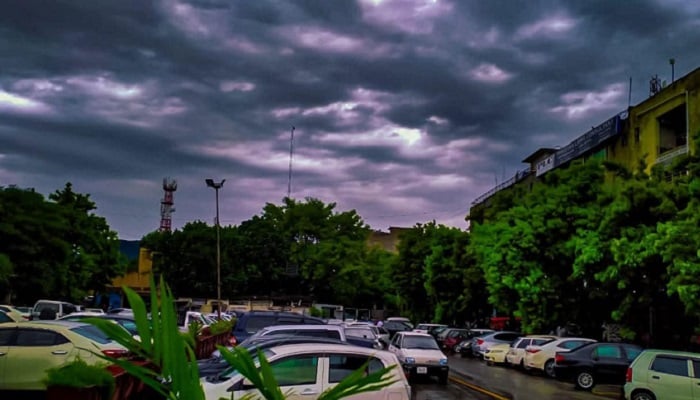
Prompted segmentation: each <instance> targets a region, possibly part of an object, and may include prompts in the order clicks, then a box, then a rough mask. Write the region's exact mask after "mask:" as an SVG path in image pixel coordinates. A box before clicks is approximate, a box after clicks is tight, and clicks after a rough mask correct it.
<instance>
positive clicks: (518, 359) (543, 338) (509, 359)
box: [506, 335, 559, 368]
mask: <svg viewBox="0 0 700 400" xmlns="http://www.w3.org/2000/svg"><path fill="white" fill-rule="evenodd" d="M555 339H559V337H557V336H552V335H528V336H523V337H521V338H518V339H517V340H516V341H515V342H513V343H512V344H511V346H510V350H508V354H506V363H508V365H510V366H513V367H520V368H525V349H526V348H527V346H542V345H543V344H545V343H547V342H550V341H552V340H555Z"/></svg>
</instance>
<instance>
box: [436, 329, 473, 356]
mask: <svg viewBox="0 0 700 400" xmlns="http://www.w3.org/2000/svg"><path fill="white" fill-rule="evenodd" d="M469 339H471V336H470V335H469V329H451V330H450V331H449V332H448V333H447V335H446V336H445V338H444V339H443V340H442V342H441V343H439V345H440V348H441V349H442V351H445V352H448V353H452V352H453V351H454V347H455V345H457V344H459V343H461V342H462V341H464V340H469Z"/></svg>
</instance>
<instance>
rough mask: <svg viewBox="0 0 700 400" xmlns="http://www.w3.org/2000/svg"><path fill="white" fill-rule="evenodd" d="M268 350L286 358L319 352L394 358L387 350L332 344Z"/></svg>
mask: <svg viewBox="0 0 700 400" xmlns="http://www.w3.org/2000/svg"><path fill="white" fill-rule="evenodd" d="M268 350H270V351H272V352H273V353H275V355H279V356H285V355H291V354H299V353H310V352H318V353H319V354H322V353H347V352H348V351H350V352H352V353H353V354H357V355H363V356H374V355H383V356H393V355H394V354H393V353H390V352H388V351H386V350H377V349H374V348H369V347H359V346H348V345H344V344H330V343H295V344H284V345H280V346H275V347H271V348H269V349H268Z"/></svg>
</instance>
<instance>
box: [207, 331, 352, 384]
mask: <svg viewBox="0 0 700 400" xmlns="http://www.w3.org/2000/svg"><path fill="white" fill-rule="evenodd" d="M299 343H326V344H340V345H345V346H354V345H352V344H350V343H348V342H343V341H342V340H340V339H332V338H328V337H318V336H303V335H270V336H261V337H259V338H257V339H255V340H251V339H250V338H248V339H247V340H246V341H244V342H243V343H240V344H239V345H238V346H240V347H243V348H245V349H246V350H248V351H249V352H250V353H251V354H256V353H257V351H258V350H265V349H269V348H271V347H277V346H282V345H287V344H299ZM197 364H198V366H199V376H200V377H207V378H208V380H209V381H212V382H214V381H222V380H226V378H223V379H222V376H223V375H225V373H226V371H227V370H228V369H230V368H231V366H230V365H229V363H228V362H227V361H226V360H225V359H224V358H222V357H221V352H220V351H219V350H216V351H214V353H212V356H211V357H210V358H207V359H204V360H198V361H197Z"/></svg>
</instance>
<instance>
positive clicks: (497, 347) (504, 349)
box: [484, 343, 510, 365]
mask: <svg viewBox="0 0 700 400" xmlns="http://www.w3.org/2000/svg"><path fill="white" fill-rule="evenodd" d="M509 350H510V343H501V344H494V345H493V346H491V347H489V348H488V349H487V350H486V351H485V352H484V360H485V361H486V363H487V364H489V365H493V364H505V362H506V354H508V351H509Z"/></svg>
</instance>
